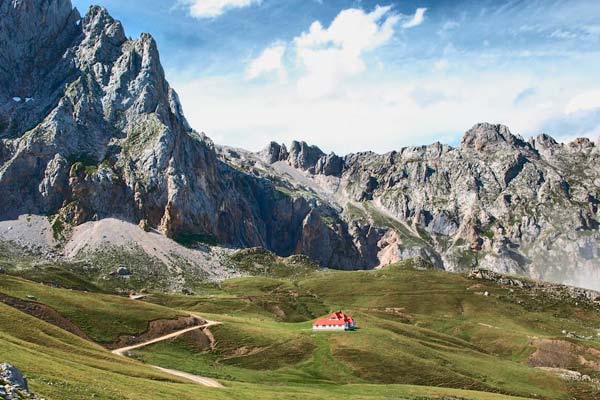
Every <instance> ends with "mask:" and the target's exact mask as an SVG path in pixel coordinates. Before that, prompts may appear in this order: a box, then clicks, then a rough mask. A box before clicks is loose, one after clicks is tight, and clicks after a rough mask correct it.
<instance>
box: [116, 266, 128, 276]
mask: <svg viewBox="0 0 600 400" xmlns="http://www.w3.org/2000/svg"><path fill="white" fill-rule="evenodd" d="M117 275H119V276H131V271H130V270H129V268H127V267H119V268H117Z"/></svg>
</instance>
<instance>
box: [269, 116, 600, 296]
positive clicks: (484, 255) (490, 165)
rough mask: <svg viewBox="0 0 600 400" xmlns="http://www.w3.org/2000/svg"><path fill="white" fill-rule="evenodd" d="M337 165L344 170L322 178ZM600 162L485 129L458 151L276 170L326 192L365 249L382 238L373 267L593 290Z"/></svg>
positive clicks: (583, 151)
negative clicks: (482, 272)
mask: <svg viewBox="0 0 600 400" xmlns="http://www.w3.org/2000/svg"><path fill="white" fill-rule="evenodd" d="M267 153H268V152H267ZM315 153H316V154H319V152H315ZM263 159H265V160H267V159H269V157H268V155H267V156H264V155H263ZM331 160H339V161H336V163H339V164H340V165H341V168H339V167H336V168H335V169H333V170H331V169H323V168H318V166H322V165H328V164H329V165H330V164H331ZM599 162H600V148H598V147H597V146H596V145H594V143H593V142H591V141H590V140H588V139H578V140H576V141H574V142H572V143H569V144H567V145H564V144H559V143H557V142H556V141H555V140H554V139H552V138H551V137H550V136H548V135H540V136H538V137H535V138H532V139H531V140H529V141H525V140H524V139H523V138H521V137H519V136H516V135H513V134H512V133H511V132H510V131H509V129H508V128H507V127H505V126H502V125H492V124H477V125H475V126H474V127H473V128H472V129H471V130H469V131H468V132H467V133H466V134H465V135H464V138H463V140H462V142H461V145H460V147H459V148H452V147H449V146H445V145H441V144H439V143H436V144H433V145H430V146H422V147H410V148H404V149H402V150H400V151H397V152H391V153H388V154H384V155H378V154H374V153H360V154H350V155H347V156H345V157H343V158H339V157H337V156H335V155H329V156H325V155H322V153H321V156H320V157H319V158H318V159H317V161H316V162H314V163H313V164H310V163H309V164H307V165H304V166H303V167H300V166H298V163H297V162H296V160H294V159H290V158H289V157H288V158H284V159H282V160H280V161H279V162H278V163H277V164H282V163H283V164H286V165H289V166H290V167H294V168H295V169H297V168H302V170H303V171H302V173H303V174H304V175H305V176H309V177H310V179H312V180H314V181H315V182H319V184H321V185H322V184H323V183H325V186H326V187H327V190H325V192H327V193H325V192H324V193H325V196H326V197H327V198H329V199H331V201H332V202H334V203H337V204H339V206H340V207H342V208H343V209H344V211H343V213H342V215H343V216H344V218H345V220H346V221H348V224H349V225H351V226H352V227H353V229H352V232H353V237H354V240H355V242H356V243H358V244H360V245H359V246H358V247H359V248H361V249H364V248H365V247H368V245H365V244H364V239H365V236H366V234H365V231H366V230H369V229H371V228H372V227H373V226H377V227H380V228H382V229H383V230H382V233H380V234H379V235H378V241H377V244H376V245H375V246H374V247H372V249H371V251H370V252H366V253H370V254H371V257H373V256H374V255H375V254H378V256H377V257H376V258H375V259H374V262H376V261H375V260H377V261H379V262H383V263H388V262H392V261H397V260H398V259H402V258H406V257H413V256H417V255H418V256H421V257H424V258H428V259H429V260H430V261H431V262H433V263H434V264H435V265H438V266H440V267H443V268H445V269H449V270H461V269H465V268H466V267H468V266H469V265H471V266H476V265H480V266H484V267H486V268H491V269H493V270H496V271H499V272H506V273H516V274H526V275H530V276H534V277H538V278H545V279H550V280H557V281H563V282H565V281H568V282H570V283H574V284H580V285H584V286H589V285H590V283H589V282H591V281H597V280H598V278H600V232H599V229H598V228H599V222H598V221H599V220H600V213H599V211H598V210H599V204H600V202H599V200H598V199H599V197H600V163H599ZM277 164H273V163H272V165H275V166H276V165H277ZM390 231H391V232H393V234H390ZM390 235H391V236H390ZM372 246H373V245H372Z"/></svg>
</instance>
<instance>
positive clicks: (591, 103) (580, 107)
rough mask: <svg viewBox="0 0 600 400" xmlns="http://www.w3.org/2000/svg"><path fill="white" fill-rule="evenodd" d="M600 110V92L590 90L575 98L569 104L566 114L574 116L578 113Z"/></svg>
mask: <svg viewBox="0 0 600 400" xmlns="http://www.w3.org/2000/svg"><path fill="white" fill-rule="evenodd" d="M595 108H600V90H590V91H586V92H583V93H580V94H578V95H577V96H575V97H573V98H572V99H571V101H569V103H568V104H567V107H566V108H565V112H566V113H567V114H572V113H575V112H578V111H586V110H591V109H595Z"/></svg>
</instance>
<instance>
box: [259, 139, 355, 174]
mask: <svg viewBox="0 0 600 400" xmlns="http://www.w3.org/2000/svg"><path fill="white" fill-rule="evenodd" d="M259 155H260V157H261V158H262V159H263V160H264V161H266V162H267V163H269V164H273V163H276V162H278V161H285V162H287V163H288V164H289V165H290V166H291V167H294V168H298V169H301V170H304V171H308V172H310V173H311V174H315V175H319V174H320V175H328V176H329V175H333V176H340V175H341V174H342V172H343V170H344V158H342V157H340V156H338V155H336V154H335V153H333V152H332V153H330V154H325V153H323V151H321V149H320V148H318V147H317V146H311V145H308V144H307V143H306V142H303V141H300V142H299V141H293V142H292V144H291V145H290V150H289V151H288V149H287V147H286V146H285V145H284V144H279V143H276V142H271V143H269V145H268V146H267V147H266V148H265V149H264V150H263V151H261V152H260V153H259Z"/></svg>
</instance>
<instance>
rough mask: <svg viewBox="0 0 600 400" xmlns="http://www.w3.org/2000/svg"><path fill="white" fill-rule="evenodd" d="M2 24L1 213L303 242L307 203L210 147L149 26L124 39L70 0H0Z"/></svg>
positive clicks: (100, 12) (250, 241) (281, 243)
mask: <svg viewBox="0 0 600 400" xmlns="http://www.w3.org/2000/svg"><path fill="white" fill-rule="evenodd" d="M0 24H1V26H0V61H1V62H0V165H1V168H0V192H1V193H2V201H1V202H0V217H1V218H3V219H9V218H15V217H17V216H18V215H21V214H24V213H39V214H49V215H53V214H59V215H60V216H61V218H64V219H65V220H66V221H67V222H70V223H74V224H81V223H83V222H86V221H89V220H95V219H102V218H106V217H118V218H122V219H125V220H130V221H132V222H135V223H137V222H138V221H144V225H148V227H154V228H157V229H159V230H160V231H161V232H163V233H164V234H166V235H168V236H177V235H179V234H182V233H186V234H189V233H192V234H202V235H210V236H214V237H215V238H216V239H217V240H218V241H219V242H220V243H223V244H228V245H234V246H241V247H243V246H263V247H266V248H269V249H272V250H274V251H277V252H278V253H280V254H284V255H288V254H292V253H294V252H304V248H303V246H302V244H301V243H303V241H302V237H303V236H302V235H303V232H304V230H305V229H308V228H307V227H305V226H304V225H303V221H304V220H305V219H306V218H307V216H309V214H310V212H311V209H313V208H314V204H312V203H309V201H308V200H306V199H304V198H292V197H290V196H287V195H285V194H283V193H281V192H280V191H277V190H276V189H275V185H274V184H273V183H272V182H270V181H268V180H265V179H261V178H259V177H256V176H253V175H250V174H245V173H242V172H239V171H238V170H236V169H234V168H232V167H230V166H229V165H228V164H226V163H224V162H222V161H221V160H220V159H218V158H217V155H216V153H215V151H214V146H213V144H212V142H211V141H210V140H209V139H208V138H206V137H205V136H204V135H202V134H199V133H197V132H195V131H193V130H192V129H191V128H190V127H189V125H188V123H187V122H186V119H185V117H184V116H183V113H182V110H181V106H180V104H179V100H178V98H177V94H176V93H175V92H174V91H173V90H172V89H171V88H170V86H169V84H168V83H167V81H166V80H165V76H164V72H163V69H162V67H161V63H160V58H159V54H158V50H157V47H156V43H155V41H154V40H153V38H152V37H151V36H150V35H148V34H142V35H141V37H140V38H138V39H136V40H128V39H127V38H126V36H125V32H124V29H123V27H122V25H121V23H120V22H119V21H116V20H114V19H113V18H112V17H111V16H110V15H109V14H108V12H107V11H106V10H105V9H103V8H101V7H91V8H90V9H89V10H88V12H87V13H86V14H85V16H83V17H81V16H80V14H79V13H78V11H77V10H75V9H73V7H72V5H71V3H70V1H69V0H43V1H40V0H10V1H9V0H2V1H0ZM293 151H295V152H297V159H298V162H303V161H302V160H303V157H304V155H303V153H302V149H296V148H294V149H293ZM282 154H285V156H286V157H287V151H284V152H282ZM294 154H296V153H294ZM308 162H312V159H310V160H308ZM309 221H311V220H310V219H309ZM312 225H313V226H314V222H313V223H312ZM324 227H325V225H324ZM306 243H308V242H306ZM307 246H308V244H307ZM317 258H318V259H321V260H322V261H323V262H327V261H330V260H328V259H324V258H323V257H317ZM350 260H351V258H348V259H347V260H346V261H348V262H349V261H350Z"/></svg>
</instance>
